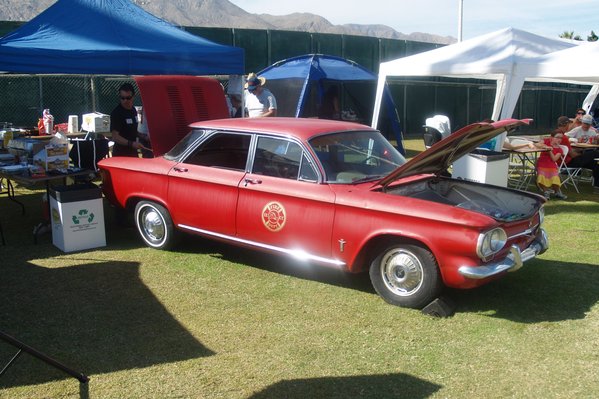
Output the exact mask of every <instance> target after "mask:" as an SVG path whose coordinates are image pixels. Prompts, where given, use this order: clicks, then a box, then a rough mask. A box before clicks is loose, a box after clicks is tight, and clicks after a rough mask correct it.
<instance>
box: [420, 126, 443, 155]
mask: <svg viewBox="0 0 599 399" xmlns="http://www.w3.org/2000/svg"><path fill="white" fill-rule="evenodd" d="M423 128H424V134H423V135H422V139H423V140H424V148H427V149H428V148H430V147H432V146H433V144H435V143H436V142H438V141H441V140H443V136H442V135H441V132H440V131H438V130H437V129H435V128H434V127H430V126H423Z"/></svg>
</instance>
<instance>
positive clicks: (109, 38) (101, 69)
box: [0, 0, 244, 75]
mask: <svg viewBox="0 0 599 399" xmlns="http://www.w3.org/2000/svg"><path fill="white" fill-rule="evenodd" d="M0 71H5V72H14V73H35V74H50V73H54V74H118V75H211V74H243V72H244V52H243V49H241V48H237V47H231V46H224V45H220V44H216V43H213V42H211V41H209V40H206V39H203V38H201V37H198V36H195V35H192V34H191V33H189V32H185V31H184V30H182V29H179V28H177V27H176V26H174V25H171V24H170V23H168V22H166V21H164V20H162V19H160V18H157V17H155V16H153V15H152V14H149V13H148V12H146V11H145V10H143V9H142V8H141V7H138V6H137V5H135V4H133V3H132V2H131V1H129V0H58V1H57V2H56V3H54V4H53V5H52V6H50V7H49V8H48V9H46V10H45V11H44V12H42V13H41V14H39V15H38V16H37V17H35V18H34V19H32V20H31V21H29V22H28V23H27V24H25V25H23V26H22V27H20V28H18V29H17V30H15V31H13V32H11V33H9V34H7V35H6V36H4V37H2V38H0Z"/></svg>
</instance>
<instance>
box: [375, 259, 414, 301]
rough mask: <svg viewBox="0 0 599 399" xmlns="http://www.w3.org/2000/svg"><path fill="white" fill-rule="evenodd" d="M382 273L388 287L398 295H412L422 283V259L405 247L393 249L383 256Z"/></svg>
mask: <svg viewBox="0 0 599 399" xmlns="http://www.w3.org/2000/svg"><path fill="white" fill-rule="evenodd" d="M381 273H382V277H383V281H384V282H385V285H386V286H387V288H388V289H389V290H390V291H392V292H393V293H395V294H396V295H400V296H407V295H411V294H412V293H414V292H415V291H417V290H418V289H419V288H420V286H421V285H422V264H421V263H420V260H418V257H417V256H416V255H414V254H413V253H411V252H409V251H406V250H403V249H393V250H391V251H389V252H387V253H386V254H385V256H383V258H382V259H381Z"/></svg>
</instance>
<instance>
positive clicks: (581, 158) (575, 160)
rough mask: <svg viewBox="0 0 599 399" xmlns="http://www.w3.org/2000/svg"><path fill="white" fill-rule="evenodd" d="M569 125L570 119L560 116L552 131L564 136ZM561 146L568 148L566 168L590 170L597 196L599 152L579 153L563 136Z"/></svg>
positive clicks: (598, 190)
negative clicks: (598, 159) (555, 127)
mask: <svg viewBox="0 0 599 399" xmlns="http://www.w3.org/2000/svg"><path fill="white" fill-rule="evenodd" d="M569 125H570V118H568V117H567V116H560V117H559V118H557V129H555V130H554V131H555V132H561V133H562V134H564V133H566V132H567V131H568V126H569ZM561 144H562V145H565V146H566V147H568V155H567V156H566V165H567V166H569V167H571V168H584V169H590V170H592V171H593V192H594V193H595V194H599V163H598V162H597V161H596V160H595V159H596V158H599V150H586V151H581V150H578V149H576V148H572V146H571V145H570V140H569V139H568V136H566V135H565V134H564V137H563V139H562V143H561Z"/></svg>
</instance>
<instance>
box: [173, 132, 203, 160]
mask: <svg viewBox="0 0 599 399" xmlns="http://www.w3.org/2000/svg"><path fill="white" fill-rule="evenodd" d="M173 134H174V133H173ZM205 134H206V131H205V130H201V129H194V130H192V131H191V132H189V133H188V134H187V136H185V137H183V139H182V140H181V141H179V142H178V143H177V144H175V146H174V147H173V148H172V149H171V150H170V151H169V152H167V153H166V154H164V158H166V159H168V160H170V161H176V160H178V159H179V158H181V156H182V155H183V154H184V153H185V152H186V150H187V149H188V148H190V147H191V146H192V145H193V143H195V142H196V141H198V140H199V139H200V138H202V137H203V136H204V135H205Z"/></svg>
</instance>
